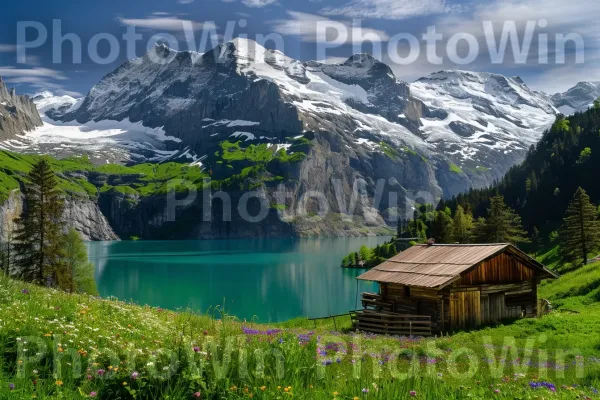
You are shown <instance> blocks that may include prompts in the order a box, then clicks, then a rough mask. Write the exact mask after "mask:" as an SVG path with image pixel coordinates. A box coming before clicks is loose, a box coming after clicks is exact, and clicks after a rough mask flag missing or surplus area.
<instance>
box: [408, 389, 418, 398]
mask: <svg viewBox="0 0 600 400" xmlns="http://www.w3.org/2000/svg"><path fill="white" fill-rule="evenodd" d="M409 394H410V395H411V396H412V397H415V396H416V395H417V392H415V391H414V390H411V391H410V393H409Z"/></svg>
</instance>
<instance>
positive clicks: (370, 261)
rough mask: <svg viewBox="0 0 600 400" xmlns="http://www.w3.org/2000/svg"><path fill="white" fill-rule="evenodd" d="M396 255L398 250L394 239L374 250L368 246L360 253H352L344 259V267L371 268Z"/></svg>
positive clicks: (361, 249)
mask: <svg viewBox="0 0 600 400" xmlns="http://www.w3.org/2000/svg"><path fill="white" fill-rule="evenodd" d="M396 254H398V250H397V249H396V245H395V243H394V239H392V240H390V241H389V242H388V243H384V244H382V245H377V246H376V247H374V248H372V249H371V248H368V247H367V246H362V247H361V248H360V250H359V251H357V252H352V253H350V254H348V255H347V256H346V257H344V258H343V259H342V267H344V268H357V267H361V268H362V267H365V268H371V267H374V266H376V265H377V264H380V263H382V262H384V261H385V260H386V259H388V258H391V257H393V256H395V255H396Z"/></svg>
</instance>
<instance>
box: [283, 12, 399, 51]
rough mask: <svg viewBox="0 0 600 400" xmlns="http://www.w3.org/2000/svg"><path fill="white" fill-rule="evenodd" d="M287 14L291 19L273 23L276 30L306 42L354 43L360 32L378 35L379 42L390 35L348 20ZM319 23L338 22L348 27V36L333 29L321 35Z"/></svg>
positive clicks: (299, 13) (305, 14) (296, 13)
mask: <svg viewBox="0 0 600 400" xmlns="http://www.w3.org/2000/svg"><path fill="white" fill-rule="evenodd" d="M287 14H288V15H289V16H290V19H285V20H278V21H275V22H274V23H273V24H274V29H275V31H276V32H278V33H280V34H282V35H293V36H299V37H300V38H301V39H302V40H303V41H305V42H324V41H327V42H331V43H337V44H344V43H352V38H358V37H359V35H360V34H362V36H366V35H371V36H373V37H376V38H377V40H376V41H378V42H384V41H386V40H388V39H389V36H388V35H387V34H386V33H385V32H383V31H380V30H377V29H369V28H362V29H360V30H359V28H358V27H353V26H352V24H351V23H350V22H347V21H333V20H331V19H329V18H326V17H322V16H319V15H313V14H307V13H302V12H297V11H288V12H287ZM318 24H338V25H339V26H340V27H344V28H345V29H346V32H347V33H348V37H347V38H345V39H341V38H339V37H338V33H337V32H336V31H335V30H331V29H328V30H326V32H325V33H326V35H325V36H324V37H319V36H320V35H318V31H317V25H318Z"/></svg>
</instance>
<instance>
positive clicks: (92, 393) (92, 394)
mask: <svg viewBox="0 0 600 400" xmlns="http://www.w3.org/2000/svg"><path fill="white" fill-rule="evenodd" d="M96 396H98V393H96V392H90V397H96Z"/></svg>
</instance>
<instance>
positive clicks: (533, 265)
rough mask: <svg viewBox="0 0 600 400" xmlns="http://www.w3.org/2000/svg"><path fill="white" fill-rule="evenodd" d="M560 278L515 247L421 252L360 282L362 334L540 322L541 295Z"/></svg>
mask: <svg viewBox="0 0 600 400" xmlns="http://www.w3.org/2000/svg"><path fill="white" fill-rule="evenodd" d="M546 278H558V275H557V274H556V273H554V272H552V271H550V270H549V269H547V268H546V267H544V266H543V265H542V264H540V263H539V262H537V261H536V260H534V259H533V258H531V257H529V256H528V255H527V254H525V253H523V252H522V251H521V250H519V249H517V248H516V247H514V246H512V245H510V244H484V245H475V244H473V245H458V244H456V245H435V244H434V245H416V246H413V247H411V248H409V249H407V250H406V251H403V252H402V253H400V254H398V255H396V256H395V257H392V258H391V259H389V260H387V261H385V262H384V263H382V264H380V265H378V266H376V267H374V268H373V269H371V270H369V271H367V272H365V273H364V274H362V275H360V276H359V277H358V278H357V279H359V280H365V281H373V282H377V283H379V293H363V296H362V304H363V307H364V310H361V311H357V312H356V314H355V317H354V318H355V324H356V327H357V329H360V330H363V331H370V332H375V333H389V334H399V335H407V334H410V335H423V336H426V335H429V334H434V333H439V332H449V331H457V330H464V329H471V328H475V327H478V326H480V325H485V324H490V323H495V322H498V321H501V320H504V319H509V318H521V317H535V316H537V307H538V297H537V287H538V285H539V283H540V281H541V280H542V279H546Z"/></svg>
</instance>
